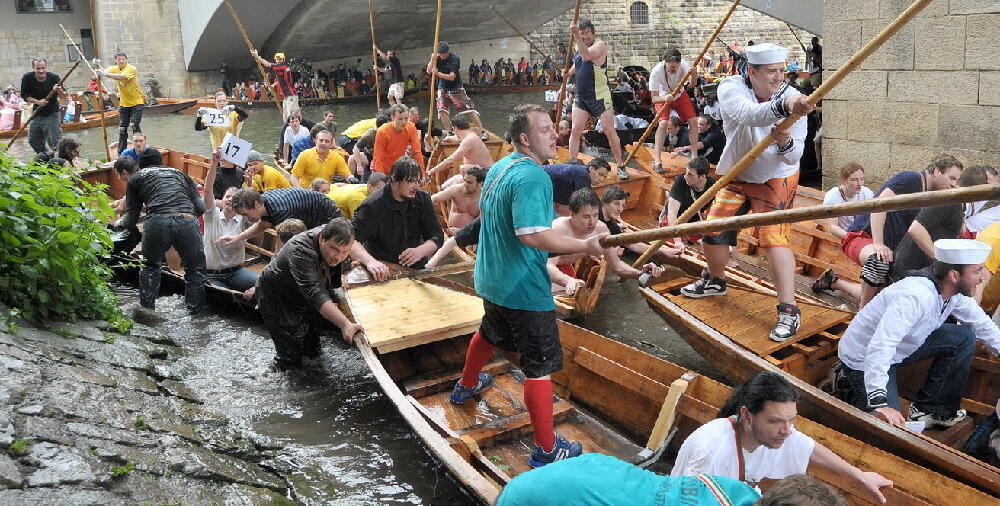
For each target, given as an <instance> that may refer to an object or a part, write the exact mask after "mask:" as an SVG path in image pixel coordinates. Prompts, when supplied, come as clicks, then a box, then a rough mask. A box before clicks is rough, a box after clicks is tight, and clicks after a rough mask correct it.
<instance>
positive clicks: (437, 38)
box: [420, 0, 457, 142]
mask: <svg viewBox="0 0 1000 506" xmlns="http://www.w3.org/2000/svg"><path fill="white" fill-rule="evenodd" d="M439 42H441V0H438V10H437V19H436V20H435V21H434V46H433V48H432V49H431V51H434V56H432V57H431V70H432V71H434V72H437V63H438V43H439ZM456 72H457V71H456ZM429 77H430V79H431V82H430V83H429V84H428V86H427V89H428V90H429V91H430V92H431V105H430V107H429V109H430V111H429V112H428V113H427V133H426V134H425V135H426V136H427V137H433V136H432V135H431V132H433V131H434V103H435V102H436V101H437V96H436V93H435V92H434V86H435V85H436V84H437V76H436V75H434V74H431V75H430V76H429ZM420 141H421V142H423V139H421V140H420Z"/></svg>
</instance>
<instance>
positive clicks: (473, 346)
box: [458, 330, 496, 388]
mask: <svg viewBox="0 0 1000 506" xmlns="http://www.w3.org/2000/svg"><path fill="white" fill-rule="evenodd" d="M494 350H496V346H493V345H492V344H490V343H489V341H487V340H485V339H483V336H481V335H479V331H478V330H477V331H476V333H475V334H473V335H472V340H471V341H469V351H468V353H466V354H465V368H464V369H462V379H460V380H458V382H459V383H461V384H462V386H463V387H465V388H476V385H477V384H479V371H482V370H483V366H485V365H486V362H489V361H490V358H492V357H493V351H494Z"/></svg>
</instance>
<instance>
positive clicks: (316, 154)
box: [292, 130, 351, 188]
mask: <svg viewBox="0 0 1000 506" xmlns="http://www.w3.org/2000/svg"><path fill="white" fill-rule="evenodd" d="M331 148H333V132H330V131H329V130H322V131H320V132H318V133H317V134H316V147H315V148H309V149H307V150H305V151H303V152H302V153H301V154H300V155H299V157H298V159H296V160H295V165H294V166H293V167H292V186H294V187H296V188H305V187H306V186H303V182H305V185H309V184H310V183H312V182H313V180H315V179H316V178H323V179H326V180H327V181H333V177H334V176H343V177H344V178H348V177H351V171H350V169H348V168H347V161H346V160H344V157H343V156H340V153H337V152H336V151H333V150H332V149H331Z"/></svg>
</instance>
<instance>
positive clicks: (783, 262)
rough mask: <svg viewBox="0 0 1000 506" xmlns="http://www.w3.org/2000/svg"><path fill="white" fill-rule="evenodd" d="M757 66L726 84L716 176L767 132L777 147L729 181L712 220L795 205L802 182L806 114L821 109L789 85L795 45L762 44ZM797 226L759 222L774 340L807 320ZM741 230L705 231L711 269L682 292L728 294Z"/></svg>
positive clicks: (751, 52)
mask: <svg viewBox="0 0 1000 506" xmlns="http://www.w3.org/2000/svg"><path fill="white" fill-rule="evenodd" d="M746 53H747V58H748V60H749V62H750V68H749V69H748V70H747V75H746V77H743V76H738V75H737V76H730V77H727V78H726V79H725V80H723V81H722V83H721V84H720V85H719V104H720V109H721V112H722V117H723V119H724V123H723V125H724V128H725V133H726V139H727V143H726V147H725V149H723V151H722V156H721V157H720V159H719V164H718V168H717V169H716V173H717V174H719V175H720V176H721V175H723V174H726V173H727V172H729V171H730V170H731V169H732V167H733V166H734V165H736V163H737V162H738V161H739V160H740V159H741V158H743V156H744V155H745V154H746V153H747V152H748V151H750V150H751V149H752V148H753V147H754V146H755V145H757V143H758V142H760V141H761V140H763V139H764V138H765V137H767V136H768V135H771V136H772V141H773V142H771V144H770V145H768V147H767V148H766V149H765V150H764V152H763V153H761V154H760V155H759V156H757V158H756V159H754V161H753V162H751V163H750V164H749V165H748V166H747V167H746V168H745V169H744V170H743V172H741V173H740V174H739V175H738V176H737V177H736V178H735V179H734V180H733V181H732V182H731V183H729V185H728V186H726V187H725V188H723V189H722V190H721V191H719V192H718V194H717V195H716V196H715V201H714V202H713V203H712V207H711V208H709V211H708V216H707V218H706V220H714V219H719V218H726V217H729V216H735V215H738V214H744V213H746V212H747V208H749V210H750V211H752V212H755V213H759V212H767V211H776V210H779V209H787V208H791V207H792V199H793V198H794V197H795V188H796V186H797V185H798V181H799V158H801V157H802V150H803V147H804V146H805V138H806V115H807V114H809V113H810V112H811V111H812V110H813V109H815V107H814V106H813V105H812V104H810V103H809V102H808V101H807V100H806V97H805V96H804V95H802V94H801V93H799V92H798V91H797V90H795V89H794V88H792V87H790V86H788V85H787V84H785V83H784V81H783V78H784V65H785V60H786V59H787V57H788V50H787V49H785V48H783V47H781V46H776V45H774V44H757V45H754V46H750V47H748V48H747V50H746ZM792 114H797V115H799V116H801V117H800V118H799V120H798V121H796V122H795V123H794V124H793V125H792V127H791V128H788V129H785V128H778V127H777V126H776V124H777V123H779V122H781V121H782V120H784V119H785V118H787V117H788V116H791V115H792ZM790 231H791V225H789V224H783V225H769V226H765V227H760V234H759V237H760V245H761V247H763V248H765V251H766V252H767V259H768V265H769V267H770V270H771V276H772V282H773V283H774V285H775V287H776V288H777V292H778V322H777V324H776V325H775V327H774V329H773V330H771V333H770V336H769V337H770V338H771V339H772V340H774V341H785V340H787V339H789V338H791V337H792V336H794V335H795V333H796V332H797V331H798V328H799V323H800V320H801V313H800V312H799V308H798V307H797V306H796V305H795V256H794V255H793V254H792V250H791V248H790V247H789V242H788V235H789V232H790ZM736 236H737V231H731V232H723V233H714V234H705V237H704V238H703V239H702V244H703V245H704V251H705V257H706V259H707V260H708V273H707V276H704V277H703V278H702V279H699V280H698V281H695V282H694V283H691V284H689V285H688V286H685V287H684V288H682V289H681V293H683V294H684V295H686V296H688V297H696V298H697V297H708V296H718V295H725V294H726V280H725V268H726V263H727V262H728V261H729V247H730V246H735V245H736Z"/></svg>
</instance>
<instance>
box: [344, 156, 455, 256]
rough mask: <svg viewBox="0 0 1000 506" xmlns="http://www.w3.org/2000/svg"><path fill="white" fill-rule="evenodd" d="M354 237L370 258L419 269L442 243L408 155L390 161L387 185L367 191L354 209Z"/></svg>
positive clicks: (428, 198) (417, 168) (431, 206)
mask: <svg viewBox="0 0 1000 506" xmlns="http://www.w3.org/2000/svg"><path fill="white" fill-rule="evenodd" d="M354 236H355V237H356V238H357V240H358V242H360V243H362V244H363V245H364V247H365V249H366V250H368V252H369V253H371V255H372V257H374V258H375V259H376V260H378V261H381V262H392V263H398V264H400V265H402V266H404V267H413V268H414V269H422V268H423V267H424V263H425V262H426V260H425V259H426V258H427V257H429V256H431V255H433V254H434V252H435V251H437V249H438V248H439V247H440V246H441V243H443V242H444V234H442V233H441V224H440V223H439V222H438V219H437V214H435V213H434V204H433V203H432V202H431V196H430V195H428V194H427V192H425V191H422V190H420V165H419V164H417V161H416V160H414V159H413V158H410V157H408V156H403V157H401V158H399V159H398V160H396V162H395V163H394V164H392V171H391V172H390V173H389V185H388V186H383V187H382V188H380V189H379V190H377V191H376V192H375V193H373V194H371V195H370V196H369V197H368V198H367V199H365V201H364V202H362V203H361V205H360V206H358V209H357V211H355V212H354Z"/></svg>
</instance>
